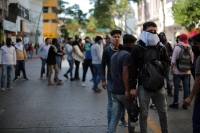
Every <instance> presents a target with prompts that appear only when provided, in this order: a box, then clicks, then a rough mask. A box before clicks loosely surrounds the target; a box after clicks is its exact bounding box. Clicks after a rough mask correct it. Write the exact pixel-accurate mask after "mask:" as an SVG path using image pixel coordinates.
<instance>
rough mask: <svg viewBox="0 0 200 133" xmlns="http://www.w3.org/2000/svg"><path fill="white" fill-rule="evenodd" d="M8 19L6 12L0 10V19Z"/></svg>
mask: <svg viewBox="0 0 200 133" xmlns="http://www.w3.org/2000/svg"><path fill="white" fill-rule="evenodd" d="M7 17H8V11H6V10H3V9H0V19H6V18H7Z"/></svg>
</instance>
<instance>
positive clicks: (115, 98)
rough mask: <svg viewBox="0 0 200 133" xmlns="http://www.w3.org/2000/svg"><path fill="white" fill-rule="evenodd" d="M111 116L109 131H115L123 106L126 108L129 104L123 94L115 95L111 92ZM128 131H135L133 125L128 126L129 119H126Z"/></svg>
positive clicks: (130, 132) (111, 132) (110, 132)
mask: <svg viewBox="0 0 200 133" xmlns="http://www.w3.org/2000/svg"><path fill="white" fill-rule="evenodd" d="M112 102H113V106H112V116H111V121H110V124H109V128H108V130H109V133H115V132H116V129H117V124H118V122H119V120H120V118H121V115H122V112H123V110H124V107H125V108H126V109H127V110H128V109H129V108H130V105H131V101H127V100H126V99H125V95H116V94H112ZM128 125H129V126H128V131H129V133H134V132H135V127H131V126H130V120H128Z"/></svg>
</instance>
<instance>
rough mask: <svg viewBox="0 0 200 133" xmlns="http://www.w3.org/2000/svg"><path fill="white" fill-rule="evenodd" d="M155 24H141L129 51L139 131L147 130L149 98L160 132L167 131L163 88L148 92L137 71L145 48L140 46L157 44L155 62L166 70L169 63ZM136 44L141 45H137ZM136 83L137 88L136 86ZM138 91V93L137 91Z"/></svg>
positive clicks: (132, 93) (142, 61)
mask: <svg viewBox="0 0 200 133" xmlns="http://www.w3.org/2000/svg"><path fill="white" fill-rule="evenodd" d="M156 31H157V25H156V24H155V23H154V22H146V23H144V24H143V31H142V33H141V36H140V40H139V41H138V44H137V45H135V46H134V47H133V49H132V51H131V65H130V79H129V83H130V88H131V92H130V93H131V96H132V98H136V97H137V94H139V104H140V118H139V119H140V132H141V133H146V132H147V117H148V106H149V103H150V99H152V100H153V102H154V103H155V106H156V109H157V111H158V115H159V117H160V125H161V130H162V133H168V132H169V130H168V122H167V121H168V118H167V101H166V94H165V89H164V88H162V89H160V90H158V91H156V92H148V91H147V90H145V89H144V87H143V85H142V83H141V81H140V78H139V76H138V75H139V73H140V70H141V69H142V67H143V65H144V52H145V50H144V49H143V48H141V47H147V46H150V47H151V46H157V47H158V50H161V51H160V52H159V56H160V59H159V60H157V62H159V63H161V64H162V66H163V68H164V70H166V69H167V68H168V67H169V65H170V59H169V56H168V53H167V50H166V48H165V47H164V45H163V44H161V43H160V40H159V37H158V35H157V34H156ZM138 45H141V47H140V46H138ZM137 85H138V89H136V86H137ZM138 92H139V93H138Z"/></svg>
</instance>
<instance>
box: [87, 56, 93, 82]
mask: <svg viewBox="0 0 200 133" xmlns="http://www.w3.org/2000/svg"><path fill="white" fill-rule="evenodd" d="M88 64H89V67H90V70H91V73H92V78H94V72H93V65H92V59H89V61H88Z"/></svg>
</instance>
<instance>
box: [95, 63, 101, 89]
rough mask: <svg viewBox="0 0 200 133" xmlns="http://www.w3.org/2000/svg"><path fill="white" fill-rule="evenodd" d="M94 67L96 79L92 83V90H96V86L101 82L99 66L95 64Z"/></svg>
mask: <svg viewBox="0 0 200 133" xmlns="http://www.w3.org/2000/svg"><path fill="white" fill-rule="evenodd" d="M95 66H96V72H97V73H96V74H97V75H96V79H95V81H94V88H98V84H99V82H100V81H101V64H95Z"/></svg>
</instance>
